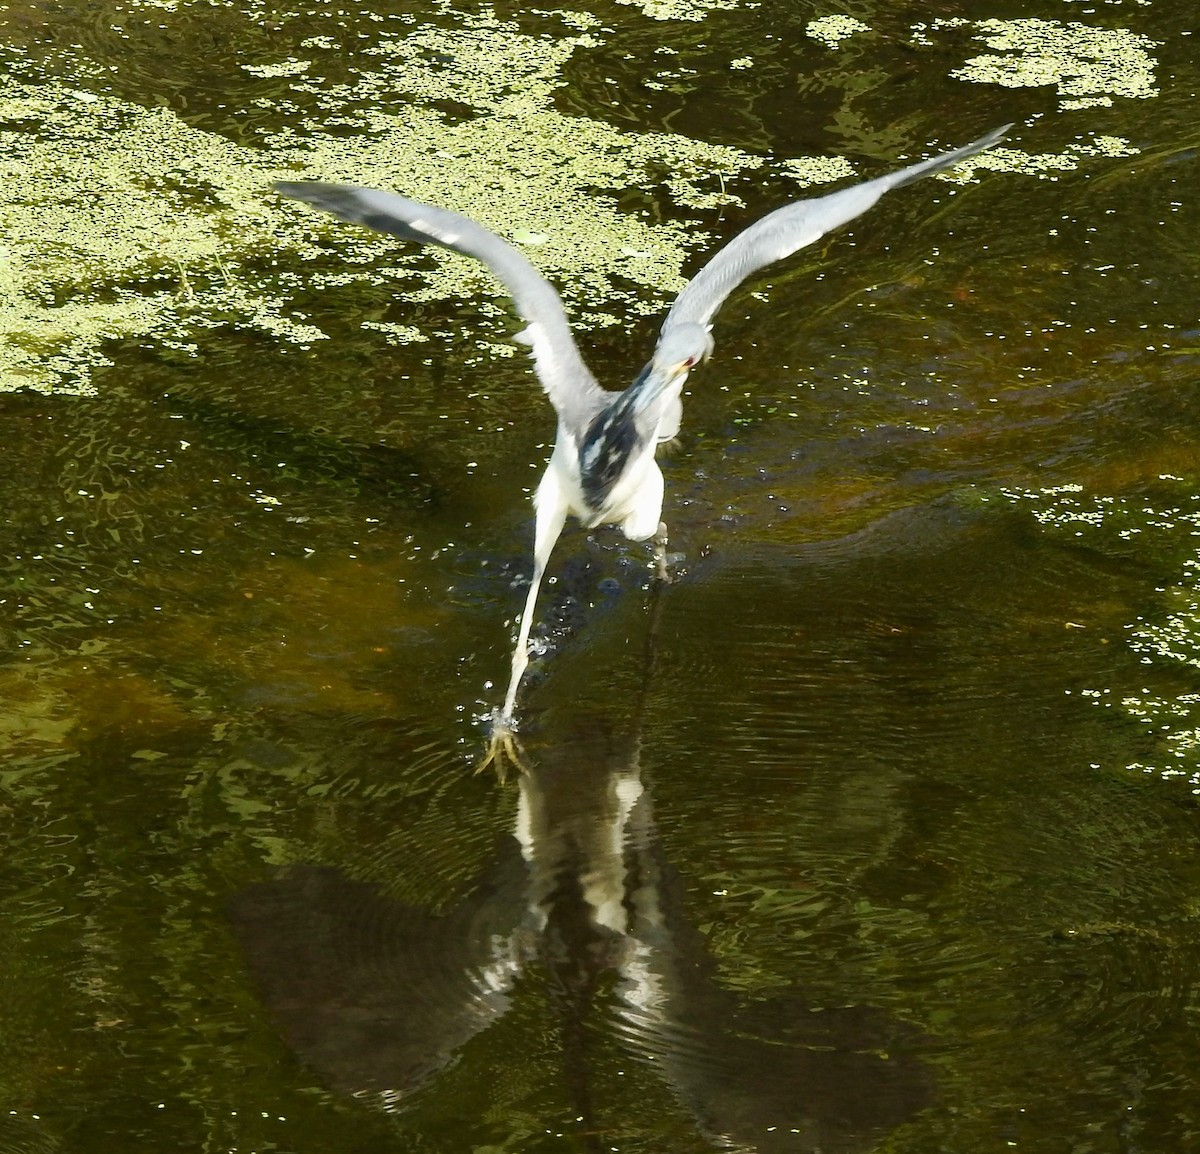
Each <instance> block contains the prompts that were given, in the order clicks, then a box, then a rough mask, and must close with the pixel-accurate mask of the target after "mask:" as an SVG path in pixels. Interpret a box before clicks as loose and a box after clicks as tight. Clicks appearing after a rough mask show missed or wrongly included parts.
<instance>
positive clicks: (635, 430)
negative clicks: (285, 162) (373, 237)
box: [274, 124, 1012, 775]
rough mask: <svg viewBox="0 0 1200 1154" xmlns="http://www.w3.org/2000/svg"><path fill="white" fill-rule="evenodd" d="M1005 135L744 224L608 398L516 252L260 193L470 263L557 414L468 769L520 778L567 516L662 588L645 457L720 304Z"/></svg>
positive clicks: (376, 207)
mask: <svg viewBox="0 0 1200 1154" xmlns="http://www.w3.org/2000/svg"><path fill="white" fill-rule="evenodd" d="M1011 128H1012V124H1006V125H1004V126H1002V127H1000V128H997V129H994V130H993V131H991V132H989V133H988V134H987V135H986V136H981V137H980V138H979V139H978V140H976V141H974V142H972V143H971V144H967V145H964V146H963V147H962V148H956V149H954V150H953V151H951V152H944V153H941V154H939V155H937V156H933V157H931V158H930V159H928V160H922V161H920V162H918V163H916V164H911V165H909V166H908V167H907V168H901V169H899V170H898V171H896V172H892V173H888V174H886V175H884V176H879V177H876V178H875V179H874V180H868V181H865V182H863V183H861V184H856V185H853V186H851V187H850V188H844V189H841V190H840V191H838V192H833V193H830V194H829V195H827V196H822V197H816V198H811V199H807V200H799V201H793V202H791V203H789V204H786V205H784V206H783V207H782V208H778V209H776V210H775V211H774V212H771V213H768V214H767V215H766V216H764V217H762V218H761V219H760V220H758V221H757V222H755V223H754V224H752V225H750V226H749V227H748V228H746V229H745V230H744V231H742V232H741V233H739V234H738V235H736V236H735V237H734V238H733V239H732V240H731V241H729V242H728V243H727V244H726V245H724V247H722V248H720V249H719V250H718V251H717V253H716V255H715V256H713V258H712V259H711V260H710V261H709V262H708V263H707V264H706V265H705V266H704V267H703V268H702V269H701V270H700V271H699V272H698V273H697V274H696V275H695V276H694V277H693V278H692V279H691V281H689V282H688V284H687V285H686V286H685V287H684V289H683V290H682V291H681V292H680V294H679V296H678V297H676V298H675V302H674V303H673V304H672V305H671V308H670V311H669V312H668V313H667V316H666V320H665V321H664V322H663V325H662V329H661V330H660V332H659V335H658V341H657V343H656V345H655V348H654V352H653V353H652V355H651V357H650V359H649V360H648V361H647V362H646V364H645V365H644V366H643V368H642V369H641V371H640V372H639V373H638V374H637V376H636V377H634V380H633V383H632V384H631V385H630V386H629V387H628V388H626V389H624V390H621V391H614V390H609V389H605V388H602V387H601V385H600V384H599V383H598V382H597V380H596V378H595V377H594V376H593V375H592V373H591V371H590V370H589V369H588V367H587V365H586V364H585V363H584V361H583V358H582V356H581V355H580V353H579V349H578V347H577V346H576V344H575V341H574V338H573V337H572V335H571V327H570V324H569V323H568V321H567V314H566V311H565V309H564V308H563V303H562V299H561V298H560V297H559V295H558V292H557V291H556V290H555V288H554V287H553V286H552V285H551V284H550V283H549V281H547V280H546V279H545V278H544V277H543V276H542V275H541V274H540V273H539V272H538V271H537V269H536V268H534V266H533V265H532V264H531V263H530V262H529V260H528V259H527V258H526V257H525V255H524V254H523V253H522V252H520V251H519V250H518V249H517V248H515V247H514V246H513V245H511V244H509V243H508V242H507V241H505V240H503V239H502V238H501V237H499V236H497V235H496V234H495V233H493V232H490V231H489V230H488V229H486V228H484V227H483V226H482V225H480V224H477V223H476V222H475V221H473V220H471V219H469V218H468V217H465V216H461V215H460V214H458V213H456V212H451V211H449V210H447V209H444V208H437V207H434V206H432V205H428V204H422V203H420V202H418V201H415V200H409V199H407V198H406V197H403V196H400V195H399V194H398V193H394V192H385V191H381V190H379V189H374V188H364V187H362V186H359V185H353V184H326V183H322V182H319V181H300V182H290V181H280V182H277V183H276V184H275V185H274V188H275V190H276V191H277V192H278V193H280V194H281V195H283V196H287V197H291V198H292V199H295V200H300V201H304V202H306V203H308V204H310V205H313V206H314V207H316V208H320V209H324V210H325V211H326V212H328V213H331V214H332V215H333V216H335V217H337V218H339V219H341V220H344V221H347V222H350V223H352V224H362V225H366V226H367V227H369V228H372V229H375V230H377V231H380V232H386V233H391V234H392V235H394V236H398V237H401V238H403V239H404V240H409V241H416V242H418V243H419V244H433V245H439V246H441V247H442V248H447V249H451V250H453V251H454V252H459V253H463V254H465V255H466V256H470V257H474V258H476V259H477V260H480V261H482V262H483V263H484V264H486V265H487V266H488V267H489V268H490V269H491V270H492V272H493V273H494V274H495V276H496V277H497V278H498V279H499V280H500V281H501V282H502V283H503V285H504V287H505V288H506V289H507V290H508V293H509V295H510V296H511V297H512V301H513V304H514V305H515V307H516V311H517V313H518V314H519V315H520V317H521V319H522V320H523V321H524V322H525V327H524V328H523V329H522V330H521V331H520V332H518V333H516V334H515V336H514V339H515V340H517V341H519V342H521V343H522V344H525V345H526V346H528V348H529V351H530V353H531V355H532V357H533V363H534V370H535V372H536V373H537V376H538V378H539V379H540V381H541V384H542V388H543V389H544V390H545V392H546V395H547V396H548V397H549V399H550V403H551V405H553V407H554V410H555V412H556V414H557V417H558V430H557V435H556V437H555V442H554V448H553V450H552V451H551V455H550V460H549V463H548V464H547V466H546V471H545V472H544V473H543V474H542V479H541V481H540V483H539V484H538V487H537V490H536V491H535V493H534V496H533V504H534V509H535V519H534V545H533V575H532V577H531V578H530V582H529V589H528V592H527V593H526V597H525V608H524V611H523V612H522V614H521V622H520V626H519V627H518V630H517V642H516V646H515V648H514V650H513V655H512V665H511V670H510V673H509V682H508V692H507V693H506V694H505V697H504V704H503V705H502V706H501V707H500V708H499V709H497V710H495V711H494V712H493V713H492V715H491V733H490V740H489V743H488V747H487V750H486V753H485V756H484V757H483V759H482V761H481V762H480V763H479V766H478V768H479V769H480V770H482V769H484V768H486V767H487V766H488V765H493V766H495V768H496V769H497V770H498V771H499V772H500V773H501V775H503V772H504V767H505V764H506V762H511V763H512V764H513V765H514V766H516V767H517V769H518V770H522V769H524V768H525V767H526V762H525V754H524V751H523V749H522V747H521V743H520V742H519V741H518V739H517V719H516V701H517V691H518V689H519V688H520V685H521V680H522V678H523V677H524V675H525V670H526V668H527V667H528V665H529V633H530V629H531V628H532V625H533V620H534V612H535V609H536V606H537V597H538V590H539V589H540V587H541V583H542V577H543V576H544V574H545V572H546V566H547V564H548V562H549V560H550V554H551V552H552V550H553V549H554V545H555V542H557V540H558V538H559V535H560V533H561V532H562V530H563V526H564V525H565V524H566V519H567V517H568V516H574V517H575V518H576V519H577V520H578V521H579V523H580V525H582V526H583V527H584V528H585V529H591V528H595V527H597V526H600V525H619V526H620V528H621V530H622V532H623V533H624V534H625V536H626V537H628V538H629V539H630V540H632V541H646V540H650V539H651V538H653V539H654V543H655V555H656V559H657V567H658V576H659V577H662V576H664V574H665V558H666V542H667V536H666V527H665V526H664V524H663V522H662V503H663V475H662V471H661V469H660V468H659V466H658V463H657V461H656V460H655V453H656V451H657V449H658V447H659V446H660V445H662V444H663V443H665V442H667V441H671V440H674V438H675V437H676V436H677V434H678V432H679V426H680V420H681V418H682V414H683V404H682V393H683V386H684V384H685V383H686V381H687V379H688V374H689V373H690V372H691V371H692V369H694V368H696V367H697V366H698V365H700V364H701V363H702V362H704V361H706V360H707V359H708V358H709V356H710V355H711V353H712V351H713V338H712V321H713V317H714V316H715V315H716V313H717V310H718V309H719V308H720V307H721V305H722V304H723V303H724V301H725V299H726V298H727V297H728V296H729V295H730V293H732V292H733V291H734V289H736V288H737V287H738V285H740V284H741V283H742V282H743V281H744V280H746V278H747V277H749V276H751V275H753V274H754V273H756V272H757V271H758V270H759V269H761V268H763V267H765V266H766V265H768V264H772V263H773V262H775V261H778V260H782V259H783V258H785V257H788V256H791V255H792V254H793V253H794V252H797V251H798V250H799V249H802V248H804V247H805V246H806V245H810V244H812V243H813V242H814V241H816V240H819V239H820V238H821V237H822V236H824V235H825V234H826V233H828V232H830V231H831V230H833V229H835V228H837V227H838V226H840V225H843V224H846V223H847V222H848V221H851V220H853V219H854V218H855V217H857V216H860V215H861V214H862V213H864V212H866V211H867V210H868V209H869V208H871V207H872V206H873V205H874V204H875V203H876V202H877V201H878V200H879V198H880V197H881V196H882V195H883V194H884V193H885V192H888V191H890V190H891V189H893V188H900V187H902V186H904V185H906V184H911V183H912V182H913V181H915V180H919V179H921V178H922V177H925V176H933V175H934V174H935V173H939V172H942V171H944V170H945V169H948V168H952V167H953V166H954V165H956V164H958V163H960V162H961V161H964V160H967V159H968V158H969V157H972V156H974V155H976V154H977V153H980V152H983V151H984V150H986V149H988V148H991V147H992V146H993V145H995V144H998V143H999V142H1000V140H1001V139H1003V137H1004V136H1005V135H1006V134H1007V132H1008V131H1009V129H1011Z"/></svg>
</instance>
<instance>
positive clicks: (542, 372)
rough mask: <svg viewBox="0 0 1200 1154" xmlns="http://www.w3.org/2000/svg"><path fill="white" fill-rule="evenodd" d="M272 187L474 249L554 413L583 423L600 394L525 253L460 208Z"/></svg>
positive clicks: (366, 220)
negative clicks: (506, 302) (501, 292)
mask: <svg viewBox="0 0 1200 1154" xmlns="http://www.w3.org/2000/svg"><path fill="white" fill-rule="evenodd" d="M274 187H275V191H276V192H278V193H281V194H282V195H283V196H289V197H292V198H293V199H294V200H303V201H305V202H307V203H308V204H311V205H313V206H314V207H316V208H322V209H324V210H325V211H326V212H329V213H332V214H333V215H334V216H336V217H338V218H340V219H341V220H345V221H349V222H351V223H352V224H365V225H366V226H367V227H368V228H373V229H377V230H378V231H380V232H389V233H392V235H394V236H399V237H403V238H404V239H405V240H415V241H417V242H418V243H420V244H436V245H441V246H442V248H448V249H452V250H453V251H454V252H461V253H464V254H465V255H466V256H472V257H475V259H476V260H481V261H483V263H484V264H486V265H487V266H488V268H490V269H491V270H492V272H493V273H494V274H495V275H496V276H497V277H498V278H499V279H500V281H502V282H503V284H504V287H505V288H506V289H508V292H509V295H510V296H511V297H512V299H513V303H514V304H515V305H516V308H517V312H518V313H520V315H521V318H522V319H523V320H524V321H525V325H526V327H525V328H524V329H523V330H522V331H521V332H519V333H517V334H516V339H517V340H519V341H521V342H522V343H523V344H526V345H528V346H529V349H530V352H531V353H532V355H533V363H534V368H535V369H536V370H537V375H538V378H539V379H540V380H541V382H542V387H543V388H544V389H545V390H546V394H547V396H549V398H550V402H551V404H553V405H554V408H555V409H556V410H557V412H558V415H559V418H560V420H562V421H563V422H564V423H565V424H566V425H567V427H568V428H571V429H581V428H586V427H587V424H588V422H589V421H590V420H591V419H592V417H593V416H594V415H595V413H596V411H597V410H598V409H599V407H600V406H601V405H602V404H603V403H604V400H605V398H606V394H605V392H604V390H603V389H602V388H601V387H600V386H599V385H598V384H597V383H596V379H595V377H593V376H592V374H591V372H590V371H589V369H588V367H587V365H585V364H584V363H583V358H582V357H581V356H580V355H579V350H578V348H576V346H575V341H574V339H573V338H572V336H571V328H570V325H568V323H567V315H566V313H565V312H564V311H563V305H562V300H561V298H560V297H559V295H558V293H557V292H556V291H555V289H554V286H553V285H551V284H550V283H549V282H548V281H547V280H546V279H545V277H543V276H542V275H541V273H539V272H538V271H537V269H535V268H534V267H533V265H532V264H530V263H529V261H528V260H526V259H525V257H524V255H523V254H522V253H521V252H519V251H518V250H517V249H516V248H514V247H513V246H512V245H511V244H509V243H508V242H507V241H506V240H502V239H501V238H500V237H498V236H497V235H496V234H495V233H493V232H489V231H488V230H487V229H486V228H484V227H483V226H482V225H478V224H476V223H475V222H474V221H473V220H469V219H468V218H467V217H465V216H460V215H459V214H458V213H456V212H450V211H449V210H447V209H444V208H435V207H434V206H432V205H428V204H421V203H420V202H418V201H415V200H408V199H406V198H405V197H403V196H399V195H398V194H396V193H394V192H381V191H379V190H377V189H373V188H362V187H360V186H358V185H353V184H321V183H319V182H315V181H314V182H309V181H304V182H298V183H292V182H288V181H280V182H278V183H276V185H275V186H274Z"/></svg>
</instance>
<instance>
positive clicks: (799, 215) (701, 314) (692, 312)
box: [662, 124, 1012, 333]
mask: <svg viewBox="0 0 1200 1154" xmlns="http://www.w3.org/2000/svg"><path fill="white" fill-rule="evenodd" d="M1010 128H1012V125H1011V124H1006V125H1004V126H1003V127H1002V128H997V129H994V130H993V131H992V132H989V133H988V134H987V135H986V136H981V137H980V138H979V139H978V140H976V141H975V142H974V143H972V144H968V145H965V146H964V147H963V148H956V149H955V150H954V151H953V152H944V153H942V154H941V155H940V156H934V157H932V158H930V159H929V160H923V161H921V162H920V163H919V164H913V165H910V166H909V167H908V168H902V169H900V171H899V172H892V173H889V174H888V175H887V176H880V177H876V178H875V179H874V180H868V181H867V182H866V183H864V184H858V185H855V186H854V187H853V188H844V189H842V190H841V191H840V192H834V193H830V194H829V196H822V197H819V198H817V199H816V200H802V201H798V202H797V203H795V204H789V205H785V206H784V207H783V208H779V209H776V210H775V211H774V212H772V213H770V214H768V215H767V216H764V217H763V218H762V220H760V221H758V222H756V223H755V224H752V225H751V226H750V227H749V228H748V229H746V230H745V231H744V232H741V233H739V234H738V235H737V236H735V237H734V238H733V240H731V241H730V242H729V243H728V244H727V245H726V246H725V247H724V248H722V249H721V250H720V251H719V252H718V253H717V255H716V256H714V257H713V258H712V260H710V261H709V262H708V264H706V265H705V266H704V267H703V268H702V269H701V270H700V271H699V272H698V273H697V274H696V276H695V277H694V278H693V279H692V280H691V281H690V282H689V283H688V285H687V287H686V288H685V289H684V290H683V292H681V293H680V294H679V296H678V297H677V298H676V300H675V303H674V304H673V305H672V306H671V311H670V312H669V313H668V314H667V319H666V320H665V321H664V322H663V327H662V331H663V332H664V333H666V331H667V330H668V329H669V328H671V327H672V326H674V325H677V324H680V323H685V322H695V323H697V324H703V325H706V324H708V323H709V322H710V321H711V320H712V318H713V317H714V316H715V315H716V312H717V310H718V309H719V308H720V307H721V305H722V304H723V303H724V301H725V298H726V297H727V296H729V294H730V293H731V292H733V290H734V289H735V288H737V286H738V285H740V284H741V283H742V281H744V280H745V279H746V278H747V277H748V276H750V275H751V273H755V272H757V271H758V270H759V269H760V268H762V267H763V266H764V265H768V264H770V263H771V262H772V261H777V260H781V259H782V258H783V257H785V256H791V255H792V253H794V252H796V251H797V250H798V249H802V248H804V246H805V245H809V244H812V243H813V241H815V240H819V239H820V238H821V237H823V236H824V235H825V234H826V233H827V232H830V231H831V230H832V229H835V228H837V227H838V225H841V224H845V223H846V222H847V221H849V220H853V219H854V218H855V217H856V216H859V215H860V214H862V213H864V212H866V211H867V209H869V208H870V207H871V206H872V205H873V204H874V203H875V202H876V201H877V200H878V199H879V198H880V197H881V196H882V195H883V194H884V193H885V192H887V191H889V190H890V189H893V188H899V187H900V186H901V185H904V184H911V183H912V182H913V181H914V180H919V179H920V178H921V177H923V176H932V175H933V174H934V173H935V172H942V171H943V170H944V169H947V168H951V167H952V166H953V165H955V164H957V163H958V162H959V161H960V160H966V159H967V157H969V156H974V155H975V154H976V153H977V152H982V151H983V150H984V149H986V148H991V147H992V145H994V144H998V143H999V142H1000V140H1001V139H1002V138H1003V137H1004V134H1005V133H1006V132H1008V130H1009V129H1010Z"/></svg>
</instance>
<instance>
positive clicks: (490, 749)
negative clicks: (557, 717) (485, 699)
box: [475, 710, 530, 781]
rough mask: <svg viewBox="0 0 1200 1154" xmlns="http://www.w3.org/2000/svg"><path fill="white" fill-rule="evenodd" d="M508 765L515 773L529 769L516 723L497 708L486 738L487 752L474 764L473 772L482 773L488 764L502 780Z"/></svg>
mask: <svg viewBox="0 0 1200 1154" xmlns="http://www.w3.org/2000/svg"><path fill="white" fill-rule="evenodd" d="M510 765H511V766H512V767H513V768H514V769H515V770H516V771H517V773H528V772H529V769H530V765H529V757H528V755H527V754H526V753H525V748H524V746H522V745H521V743H520V742H519V741H518V740H517V723H516V722H515V721H514V720H513V719H512V718H511V717H510V716H508V715H507V714H503V713H501V712H500V711H499V710H497V711H496V712H495V713H494V714H492V732H491V736H490V737H489V738H488V746H487V752H486V753H485V754H484V756H483V759H482V760H481V761H480V762H479V764H478V765H476V766H475V772H476V773H483V771H484V770H485V769H487V768H488V767H489V766H490V767H491V768H492V769H494V770H495V772H496V776H497V777H498V778H499V779H500V780H501V781H504V779H505V778H506V777H507V776H508V767H509V766H510Z"/></svg>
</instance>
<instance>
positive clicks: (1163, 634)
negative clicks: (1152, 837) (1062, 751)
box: [1003, 475, 1200, 794]
mask: <svg viewBox="0 0 1200 1154" xmlns="http://www.w3.org/2000/svg"><path fill="white" fill-rule="evenodd" d="M1159 480H1160V481H1162V482H1165V483H1167V484H1168V485H1172V486H1180V489H1179V492H1177V493H1175V494H1172V495H1171V498H1170V500H1169V503H1168V501H1164V500H1162V498H1161V496H1157V495H1156V497H1155V498H1154V499H1148V498H1129V497H1115V496H1110V495H1101V496H1096V495H1087V494H1085V493H1084V490H1083V487H1082V486H1081V485H1060V486H1055V487H1053V488H1046V489H1040V490H1025V489H1009V490H1004V493H1003V495H1004V496H1005V497H1006V498H1008V499H1009V500H1010V501H1012V502H1014V503H1017V504H1020V505H1026V506H1028V507H1030V508H1031V511H1032V513H1033V516H1034V517H1035V518H1036V520H1037V521H1038V522H1039V523H1040V524H1042V525H1044V526H1046V527H1047V528H1048V529H1050V530H1052V531H1056V532H1061V533H1063V534H1066V535H1069V536H1071V537H1074V538H1083V539H1085V541H1086V543H1087V544H1089V545H1091V546H1094V547H1098V548H1101V549H1103V550H1104V551H1107V552H1114V551H1115V552H1119V553H1124V554H1125V555H1127V556H1135V557H1137V558H1138V559H1139V560H1143V561H1145V560H1147V559H1153V558H1157V557H1161V556H1162V555H1163V554H1164V553H1166V554H1172V555H1178V554H1180V553H1183V554H1184V557H1183V560H1182V568H1181V572H1180V574H1179V578H1178V580H1177V581H1176V582H1174V583H1172V584H1170V585H1168V586H1165V587H1162V588H1160V593H1161V594H1162V596H1163V598H1164V605H1163V611H1162V612H1161V613H1156V614H1154V615H1153V616H1152V617H1150V618H1147V617H1145V616H1141V615H1139V616H1138V617H1136V618H1135V619H1134V620H1133V621H1131V622H1129V623H1128V624H1127V627H1126V643H1127V644H1128V646H1129V648H1130V649H1131V650H1132V651H1133V653H1135V654H1136V655H1137V656H1138V659H1139V661H1140V663H1141V664H1142V665H1145V666H1150V667H1154V668H1155V669H1156V672H1157V673H1159V674H1163V673H1167V674H1169V673H1170V672H1171V670H1172V669H1177V668H1178V667H1180V666H1187V667H1191V668H1193V669H1200V544H1198V543H1197V542H1196V539H1197V538H1200V494H1195V493H1192V492H1190V491H1188V490H1185V489H1183V488H1182V486H1181V483H1180V482H1179V481H1178V479H1177V478H1174V477H1170V476H1167V475H1163V476H1162V477H1160V478H1159ZM1135 540H1136V541H1137V547H1136V550H1130V549H1127V548H1126V547H1125V545H1124V543H1125V542H1133V541H1135ZM1189 553H1190V555H1187V554H1189ZM1079 695H1080V696H1081V697H1082V698H1083V699H1084V700H1089V701H1091V702H1092V704H1093V705H1099V706H1102V707H1106V708H1112V707H1114V706H1118V707H1119V708H1120V709H1121V710H1122V711H1123V712H1124V713H1125V714H1126V715H1127V716H1128V717H1130V718H1132V719H1133V720H1134V721H1136V722H1137V723H1138V725H1139V726H1140V727H1142V728H1144V730H1145V732H1146V734H1147V735H1148V736H1149V737H1152V738H1153V739H1154V742H1155V744H1156V745H1158V746H1159V748H1160V749H1161V756H1160V757H1158V758H1155V759H1153V760H1139V761H1134V762H1130V763H1129V764H1128V765H1127V767H1126V768H1128V769H1131V770H1136V771H1139V772H1142V773H1151V774H1156V775H1158V776H1160V777H1164V778H1181V777H1182V778H1184V779H1185V780H1186V781H1187V782H1188V783H1189V784H1190V785H1191V786H1192V788H1193V792H1195V793H1197V794H1200V694H1197V693H1193V692H1190V691H1189V692H1183V693H1179V694H1177V695H1173V696H1172V695H1168V694H1165V693H1163V692H1161V691H1158V692H1156V691H1154V690H1151V689H1149V688H1144V687H1143V688H1139V689H1138V690H1136V691H1133V690H1129V689H1125V690H1121V689H1119V688H1117V687H1111V686H1110V687H1106V688H1103V689H1096V688H1089V689H1084V690H1081V691H1079Z"/></svg>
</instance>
